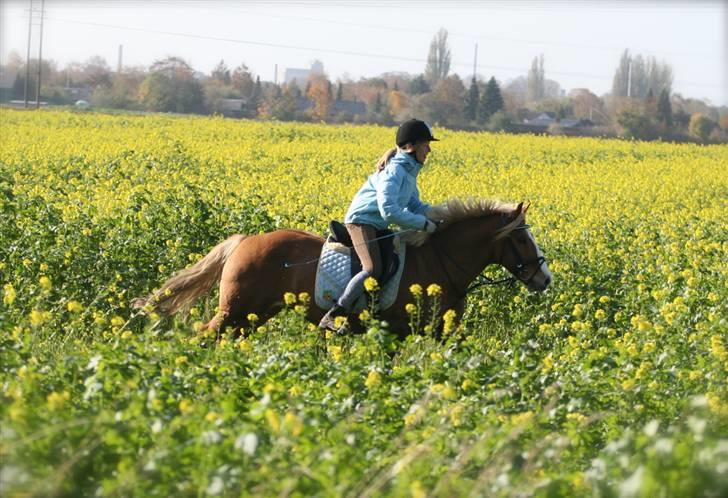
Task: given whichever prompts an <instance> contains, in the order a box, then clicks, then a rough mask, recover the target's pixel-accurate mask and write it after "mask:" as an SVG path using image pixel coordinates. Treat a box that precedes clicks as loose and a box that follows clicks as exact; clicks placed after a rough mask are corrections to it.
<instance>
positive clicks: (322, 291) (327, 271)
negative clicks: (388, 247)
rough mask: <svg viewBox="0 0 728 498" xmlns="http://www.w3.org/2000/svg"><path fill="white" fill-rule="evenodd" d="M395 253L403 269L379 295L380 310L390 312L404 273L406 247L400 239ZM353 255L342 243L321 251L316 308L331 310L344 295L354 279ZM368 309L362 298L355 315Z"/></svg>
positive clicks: (328, 243) (333, 244)
mask: <svg viewBox="0 0 728 498" xmlns="http://www.w3.org/2000/svg"><path fill="white" fill-rule="evenodd" d="M394 247H395V252H396V253H397V254H398V255H399V268H397V273H395V274H394V276H393V277H392V278H390V279H389V281H388V282H387V283H386V284H385V285H384V288H383V289H382V290H380V291H379V294H378V303H377V304H378V306H379V309H380V310H386V309H387V308H389V307H390V306H392V305H393V304H394V301H395V300H396V299H397V291H398V290H399V281H400V279H401V278H402V272H403V271H404V255H405V247H406V245H405V244H404V243H400V241H399V237H396V238H395V240H394ZM351 251H352V249H351V248H350V247H346V246H344V245H343V244H340V243H338V242H326V243H325V244H324V247H323V248H322V249H321V257H320V258H319V262H318V269H317V270H316V290H315V299H316V305H317V306H318V307H319V308H321V309H326V310H327V309H329V308H331V306H333V305H334V303H335V302H336V300H337V299H339V297H340V296H341V295H342V294H343V293H344V289H345V288H346V284H348V283H349V280H351V277H352V276H353V275H352V274H351ZM366 306H367V296H366V294H364V295H362V296H361V297H360V298H359V299H358V300H357V301H356V303H355V304H354V309H353V310H352V311H353V312H355V313H358V312H360V311H361V310H363V309H364V308H365V307H366Z"/></svg>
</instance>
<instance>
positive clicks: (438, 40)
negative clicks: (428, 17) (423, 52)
mask: <svg viewBox="0 0 728 498" xmlns="http://www.w3.org/2000/svg"><path fill="white" fill-rule="evenodd" d="M450 60H451V55H450V48H449V47H448V43H447V30H446V29H444V28H440V31H438V32H437V34H436V35H435V36H434V37H433V38H432V42H431V43H430V52H429V54H428V55H427V65H426V66H425V79H426V80H427V81H428V82H429V83H430V84H431V85H433V86H434V85H436V84H437V82H438V81H440V80H442V79H444V78H446V77H447V74H448V73H449V72H450Z"/></svg>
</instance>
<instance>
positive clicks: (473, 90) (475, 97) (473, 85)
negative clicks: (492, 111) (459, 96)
mask: <svg viewBox="0 0 728 498" xmlns="http://www.w3.org/2000/svg"><path fill="white" fill-rule="evenodd" d="M479 105H480V89H479V88H478V82H477V81H476V80H475V76H473V79H472V81H471V82H470V89H469V90H468V97H467V99H466V100H465V117H466V118H467V120H468V121H475V119H476V118H477V117H478V106H479Z"/></svg>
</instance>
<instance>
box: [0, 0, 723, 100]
mask: <svg viewBox="0 0 728 498" xmlns="http://www.w3.org/2000/svg"><path fill="white" fill-rule="evenodd" d="M40 4H41V0H34V1H33V5H34V8H35V9H36V10H37V11H39V10H40ZM29 6H30V0H0V58H2V62H5V61H6V60H7V57H8V54H9V53H10V52H11V51H15V52H17V53H18V54H20V55H21V56H22V57H23V58H25V54H26V50H27V46H28V45H27V44H28V21H29V18H28V9H29ZM39 20H40V14H39V13H38V12H36V14H35V16H34V19H33V21H34V24H36V26H34V27H33V29H32V32H31V33H32V41H31V51H32V52H31V53H32V55H31V57H37V52H38V43H39V27H38V26H37V24H38V21H39ZM727 26H728V0H713V1H707V0H704V1H677V0H675V1H664V0H663V1H660V2H658V1H651V2H648V1H631V2H627V1H624V0H609V1H607V0H604V1H598V0H592V1H587V0H581V1H565V0H561V1H552V2H547V1H537V0H530V1H511V2H506V1H480V2H475V1H463V0H461V1H454V2H448V1H446V0H440V1H437V2H434V1H431V0H419V1H405V0H394V1H388V2H384V1H376V0H369V1H362V0H358V1H357V0H354V1H351V0H350V1H343V0H339V1H334V0H331V1H326V0H319V1H314V0H299V1H276V0H273V1H267V2H262V1H232V0H208V1H203V0H175V1H172V0H167V1H163V0H146V1H140V0H107V1H101V0H86V1H83V0H75V1H73V0H45V18H44V26H43V57H44V58H50V59H53V60H55V61H56V62H58V63H59V66H60V67H63V65H65V64H66V63H68V62H72V61H77V62H83V61H85V60H86V59H87V58H88V57H90V56H92V55H100V56H102V57H104V58H105V59H106V60H107V61H108V63H109V65H110V66H111V67H112V68H113V69H116V65H117V57H118V50H119V45H123V47H124V48H123V63H124V65H125V66H126V65H143V66H148V65H150V64H151V63H152V62H153V61H154V60H156V59H159V58H162V57H165V56H167V55H176V56H180V57H182V58H184V59H185V60H186V61H187V62H188V63H190V64H191V65H192V66H193V67H194V68H195V69H196V70H199V71H203V72H205V73H209V72H210V70H211V69H212V68H213V67H214V66H215V65H216V63H217V62H218V61H220V59H224V60H225V62H226V63H227V64H228V66H229V67H231V68H233V67H235V66H237V65H239V64H240V63H241V62H244V63H245V64H246V65H247V66H248V67H249V68H250V69H251V70H252V71H253V72H254V73H255V74H258V75H260V77H261V79H262V80H267V81H273V79H274V71H275V65H276V64H278V71H279V73H278V74H279V76H278V80H279V81H280V80H281V79H282V75H283V72H284V70H285V68H286V67H299V68H305V67H308V66H309V65H310V63H311V62H312V61H313V60H315V59H319V60H321V61H322V62H323V64H324V70H325V72H326V73H327V74H328V76H329V77H330V78H331V79H333V80H336V79H338V78H342V77H348V78H352V79H358V78H359V77H361V76H376V75H379V74H381V73H384V72H389V71H405V72H409V73H412V74H417V73H421V72H422V71H423V69H424V66H425V60H426V57H427V52H428V48H429V44H430V41H431V40H432V37H433V35H434V34H435V33H436V32H437V30H438V29H439V28H441V27H444V28H445V29H447V30H448V32H449V42H450V48H451V52H452V62H453V64H452V68H451V72H455V73H458V74H459V75H460V76H461V77H463V78H466V79H467V80H468V81H469V80H470V77H471V76H472V71H473V60H474V55H475V54H474V51H475V45H476V44H477V45H478V52H477V68H478V73H479V74H480V75H482V76H484V77H486V78H489V77H490V76H495V77H496V78H497V79H499V80H501V81H503V82H507V81H508V80H510V79H512V78H515V77H517V76H522V75H526V73H527V72H528V69H529V67H530V65H531V61H532V60H533V58H534V57H535V56H537V55H538V54H541V53H543V54H544V60H545V64H544V66H545V70H546V77H547V78H548V79H553V80H555V81H557V82H559V83H560V84H561V86H562V88H564V89H565V90H566V91H567V92H568V91H569V90H570V89H572V88H580V87H586V88H589V89H591V90H592V91H593V92H595V93H597V94H598V95H601V94H603V93H605V92H609V91H610V90H611V85H612V78H613V76H614V71H615V68H616V66H617V64H618V61H619V58H620V55H621V53H622V52H623V51H624V49H625V48H628V49H630V51H631V52H632V53H633V54H642V55H643V56H649V55H654V56H655V57H657V59H658V60H661V61H664V62H667V63H669V64H670V65H671V66H672V68H673V70H674V74H675V82H674V85H673V90H674V91H675V92H678V93H681V94H683V95H684V96H686V97H695V98H705V99H709V100H710V102H711V103H713V104H725V105H728V62H727V61H728V34H727V33H726V30H727Z"/></svg>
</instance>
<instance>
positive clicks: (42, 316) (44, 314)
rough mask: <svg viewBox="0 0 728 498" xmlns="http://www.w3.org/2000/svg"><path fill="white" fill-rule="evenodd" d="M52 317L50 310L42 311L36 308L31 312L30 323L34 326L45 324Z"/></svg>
mask: <svg viewBox="0 0 728 498" xmlns="http://www.w3.org/2000/svg"><path fill="white" fill-rule="evenodd" d="M50 319H51V313H50V311H42V310H37V309H35V310H33V311H31V312H30V324H31V325H32V326H33V327H38V326H40V325H43V324H44V323H46V322H47V321H48V320H50Z"/></svg>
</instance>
